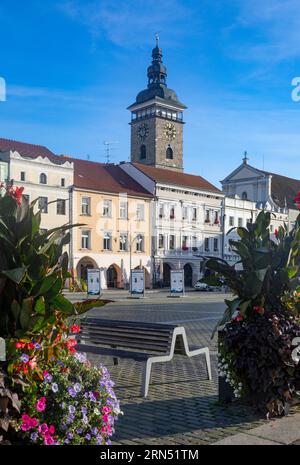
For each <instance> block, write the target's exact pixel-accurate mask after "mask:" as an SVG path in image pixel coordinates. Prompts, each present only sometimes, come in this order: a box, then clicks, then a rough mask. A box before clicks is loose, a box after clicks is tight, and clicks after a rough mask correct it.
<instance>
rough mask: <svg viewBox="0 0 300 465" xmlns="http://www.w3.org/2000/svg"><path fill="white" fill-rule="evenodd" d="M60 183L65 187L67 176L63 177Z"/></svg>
mask: <svg viewBox="0 0 300 465" xmlns="http://www.w3.org/2000/svg"><path fill="white" fill-rule="evenodd" d="M60 185H61V187H65V185H66V180H65V178H61V180H60Z"/></svg>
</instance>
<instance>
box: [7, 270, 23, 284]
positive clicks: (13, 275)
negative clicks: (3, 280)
mask: <svg viewBox="0 0 300 465" xmlns="http://www.w3.org/2000/svg"><path fill="white" fill-rule="evenodd" d="M26 271H27V267H20V268H14V269H13V270H4V271H1V274H2V275H4V276H6V277H7V278H9V279H10V280H11V281H13V282H14V283H16V284H20V282H21V281H22V279H23V278H24V276H25V273H26Z"/></svg>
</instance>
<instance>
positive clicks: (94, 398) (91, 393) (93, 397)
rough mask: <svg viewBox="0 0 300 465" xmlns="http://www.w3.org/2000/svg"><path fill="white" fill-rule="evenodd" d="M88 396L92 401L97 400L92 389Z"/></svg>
mask: <svg viewBox="0 0 300 465" xmlns="http://www.w3.org/2000/svg"><path fill="white" fill-rule="evenodd" d="M89 398H90V400H91V401H92V402H97V397H96V396H95V394H94V393H93V392H92V391H90V392H89Z"/></svg>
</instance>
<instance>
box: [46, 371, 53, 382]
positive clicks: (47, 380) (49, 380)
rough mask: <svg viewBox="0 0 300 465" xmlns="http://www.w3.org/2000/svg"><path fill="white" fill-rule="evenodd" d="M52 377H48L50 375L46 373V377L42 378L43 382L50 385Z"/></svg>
mask: <svg viewBox="0 0 300 465" xmlns="http://www.w3.org/2000/svg"><path fill="white" fill-rule="evenodd" d="M52 379H53V378H52V375H50V373H48V374H47V375H45V376H44V380H45V381H46V382H47V383H51V381H52Z"/></svg>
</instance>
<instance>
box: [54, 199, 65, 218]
mask: <svg viewBox="0 0 300 465" xmlns="http://www.w3.org/2000/svg"><path fill="white" fill-rule="evenodd" d="M56 213H57V214H58V215H65V214H66V201H65V200H64V199H57V203H56Z"/></svg>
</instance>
